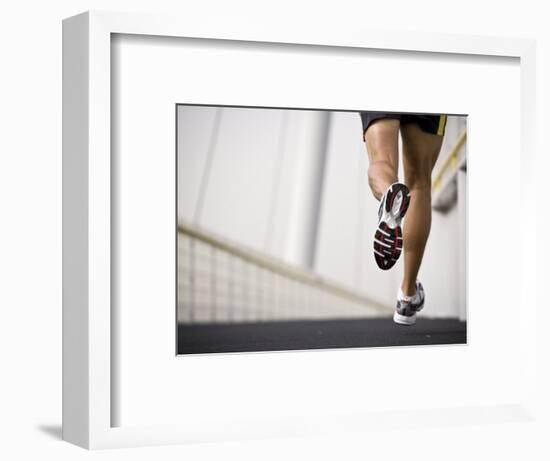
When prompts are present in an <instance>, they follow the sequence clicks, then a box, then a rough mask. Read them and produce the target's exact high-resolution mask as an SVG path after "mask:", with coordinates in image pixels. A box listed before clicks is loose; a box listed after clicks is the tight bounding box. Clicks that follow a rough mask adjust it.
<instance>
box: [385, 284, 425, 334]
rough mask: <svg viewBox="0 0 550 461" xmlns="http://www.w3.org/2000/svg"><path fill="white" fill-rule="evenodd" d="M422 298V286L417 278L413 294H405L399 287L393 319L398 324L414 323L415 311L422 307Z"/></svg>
mask: <svg viewBox="0 0 550 461" xmlns="http://www.w3.org/2000/svg"><path fill="white" fill-rule="evenodd" d="M424 299H425V295H424V287H423V286H422V284H421V283H420V282H419V281H418V280H417V281H416V293H415V294H414V295H413V296H405V295H404V294H403V292H402V291H401V288H399V292H398V293H397V305H396V306H395V313H394V314H393V321H394V322H395V323H398V324H399V325H414V324H415V323H416V313H417V312H420V311H421V310H422V308H423V307H424Z"/></svg>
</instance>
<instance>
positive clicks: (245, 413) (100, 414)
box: [63, 12, 538, 448]
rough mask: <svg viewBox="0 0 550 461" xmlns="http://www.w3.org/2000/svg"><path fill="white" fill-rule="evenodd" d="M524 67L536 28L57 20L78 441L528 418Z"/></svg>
mask: <svg viewBox="0 0 550 461" xmlns="http://www.w3.org/2000/svg"><path fill="white" fill-rule="evenodd" d="M533 80H534V44H533V43H532V42H531V41H528V40H521V39H502V38H498V39H497V38H490V37H467V36H452V35H438V36H434V35H427V34H426V35H423V34H416V33H405V32H403V33H395V32H392V33H389V32H381V31H360V32H350V33H348V34H344V33H342V32H330V31H323V32H315V31H308V30H307V29H304V30H294V29H291V30H286V31H282V30H279V29H277V28H275V27H273V28H272V29H269V28H267V29H264V30H261V31H259V30H256V29H254V27H252V26H250V29H248V30H247V29H242V28H235V29H232V28H231V26H230V25H228V28H227V30H224V31H216V30H210V28H209V27H208V25H206V24H198V23H197V22H193V21H192V20H191V19H189V18H187V19H186V18H162V17H153V16H142V15H133V14H119V13H99V12H91V13H84V14H82V15H78V16H75V17H72V18H69V19H66V20H65V21H64V23H63V210H64V211H63V283H64V292H63V295H64V296H63V366H64V368H63V386H64V388H63V437H64V439H65V440H67V441H70V442H72V443H75V444H77V445H80V446H83V447H87V448H110V447H121V446H136V445H151V444H168V443H185V442H192V441H209V440H234V439H250V438H257V437H270V436H279V435H280V436H285V435H305V434H321V433H326V434H328V433H333V432H335V431H346V430H359V431H363V430H364V431H368V430H371V429H372V428H373V427H375V426H376V425H378V424H385V423H384V421H386V424H391V425H392V428H394V429H399V428H400V427H402V428H404V427H407V425H409V424H412V423H413V422H414V424H415V425H420V426H422V425H433V421H434V420H438V421H439V420H444V421H446V424H451V425H452V424H461V425H465V424H476V423H479V422H484V423H488V422H489V423H490V422H495V423H496V422H502V421H525V420H529V419H532V418H534V416H533V413H532V410H533V400H532V398H533V397H532V394H531V393H530V392H529V389H531V388H532V387H533V385H534V383H535V374H534V370H535V362H534V351H535V350H536V339H535V334H534V333H535V315H534V312H535V309H536V303H535V288H534V287H535V261H536V254H535V253H533V252H532V251H527V250H528V246H529V241H530V240H529V239H530V236H532V233H533V227H532V224H530V223H529V222H526V221H525V220H523V219H521V216H524V215H526V214H527V215H529V213H530V212H534V210H536V206H537V200H538V199H537V198H536V197H533V194H532V193H530V192H529V185H530V184H531V183H532V182H533V181H534V178H535V175H536V157H535V154H534V149H533V144H532V142H533V141H532V139H533V136H534V123H533V117H534V115H533V110H532V107H533V105H534V101H535V89H534V85H533V84H532V83H533ZM504 131H505V136H503V132H504ZM504 184H515V185H516V186H517V187H514V188H513V187H504V186H503V185H504ZM497 217H498V219H499V220H500V222H501V223H503V224H504V225H500V226H499V227H498V228H496V227H495V226H494V225H493V224H492V223H494V220H495V219H497ZM510 242H514V243H513V245H511V243H510ZM502 248H506V249H508V250H507V258H508V261H509V262H508V264H507V266H506V267H504V266H503V265H502V264H499V260H500V258H501V256H500V255H501V252H502ZM514 285H516V286H519V287H520V289H517V290H514V291H513V292H512V293H510V295H509V296H507V297H506V299H504V300H502V299H499V301H498V308H497V306H496V305H495V303H496V301H495V298H494V294H495V293H497V292H498V291H499V290H501V289H502V287H506V286H514ZM518 306H521V308H519V307H518ZM511 337H513V338H515V339H514V341H510V338H511ZM411 346H415V347H411Z"/></svg>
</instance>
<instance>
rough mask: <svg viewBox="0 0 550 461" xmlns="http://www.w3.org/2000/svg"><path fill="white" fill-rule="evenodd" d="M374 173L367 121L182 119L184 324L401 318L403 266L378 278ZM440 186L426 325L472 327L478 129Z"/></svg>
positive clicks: (453, 148)
mask: <svg viewBox="0 0 550 461" xmlns="http://www.w3.org/2000/svg"><path fill="white" fill-rule="evenodd" d="M367 168H368V161H367V154H366V150H365V145H364V143H363V139H362V126H361V121H360V117H359V115H358V113H356V112H331V111H315V110H281V109H263V108H234V107H210V106H209V107H206V106H187V105H180V106H178V109H177V175H178V177H177V180H178V210H177V213H178V309H177V317H178V323H179V324H180V325H191V324H201V323H205V324H212V323H219V324H226V323H232V322H241V323H242V322H273V321H288V320H315V319H353V318H374V317H377V318H389V317H390V316H391V315H392V313H393V308H394V305H395V299H396V293H397V289H398V286H399V283H400V281H401V274H402V260H403V258H401V259H400V261H399V262H398V264H396V266H394V268H393V269H392V270H390V271H387V272H384V271H381V270H379V269H378V267H377V266H376V263H375V261H374V258H373V254H372V238H373V233H374V230H375V228H376V224H377V211H378V202H377V201H376V200H375V199H374V197H373V196H372V194H371V192H370V189H369V187H368V182H367ZM400 169H401V167H400ZM400 177H401V178H402V177H403V176H402V171H400ZM432 180H433V207H434V211H433V222H432V230H431V235H430V239H429V241H428V245H427V248H426V253H425V256H424V261H423V264H422V268H421V271H420V274H419V279H420V280H421V281H422V283H423V285H424V287H425V290H426V306H425V308H424V310H423V312H422V317H423V318H445V319H457V320H461V321H464V320H466V228H467V226H466V218H467V211H466V200H467V165H466V117H465V116H449V117H448V121H447V125H446V132H445V137H444V142H443V148H442V151H441V154H440V157H439V159H438V162H437V164H436V167H435V169H434V175H433V179H432Z"/></svg>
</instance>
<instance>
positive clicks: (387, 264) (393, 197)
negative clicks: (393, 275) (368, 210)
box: [374, 182, 411, 270]
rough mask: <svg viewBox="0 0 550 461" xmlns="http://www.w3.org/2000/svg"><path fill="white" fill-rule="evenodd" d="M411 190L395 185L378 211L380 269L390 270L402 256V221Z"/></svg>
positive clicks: (376, 237) (376, 239) (376, 252)
mask: <svg viewBox="0 0 550 461" xmlns="http://www.w3.org/2000/svg"><path fill="white" fill-rule="evenodd" d="M410 201H411V196H410V193H409V188H408V187H407V186H405V184H402V183H400V182H396V183H393V184H392V185H391V186H390V187H388V190H387V191H386V193H385V194H384V196H383V197H382V200H381V201H380V208H379V209H378V228H377V229H376V233H375V234H374V259H375V260H376V263H377V264H378V267H379V268H380V269H382V270H388V269H391V268H392V267H393V265H394V264H395V263H396V261H397V260H398V259H399V256H401V249H402V248H403V232H402V231H401V221H402V220H403V217H404V216H405V213H406V212H407V209H408V208H409V203H410Z"/></svg>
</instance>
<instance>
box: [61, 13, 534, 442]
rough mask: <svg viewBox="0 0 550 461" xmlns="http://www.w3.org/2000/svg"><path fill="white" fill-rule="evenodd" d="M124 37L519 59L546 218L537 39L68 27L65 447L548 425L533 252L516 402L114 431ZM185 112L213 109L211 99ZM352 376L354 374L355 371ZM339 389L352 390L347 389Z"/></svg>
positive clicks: (86, 20)
mask: <svg viewBox="0 0 550 461" xmlns="http://www.w3.org/2000/svg"><path fill="white" fill-rule="evenodd" d="M113 34H131V35H138V36H142V37H153V36H156V37H174V38H178V37H181V38H194V39H209V40H215V41H217V40H220V41H228V42H229V41H231V42H239V43H243V42H250V43H255V44H260V45H261V44H279V45H281V46H284V45H293V44H301V45H302V46H303V49H306V48H307V47H312V49H314V48H315V49H316V50H319V49H322V48H323V47H327V48H330V49H332V50H339V49H363V48H364V49H376V50H381V52H384V51H385V52H392V51H401V52H412V53H435V54H438V55H439V56H448V57H450V58H452V57H453V56H486V57H506V58H515V59H518V60H519V66H520V73H521V76H520V78H521V90H520V93H521V94H520V98H521V101H520V117H521V125H520V127H516V128H517V129H519V130H520V151H521V170H520V171H519V172H517V174H518V175H520V176H519V179H520V182H521V186H520V197H519V202H518V203H519V205H520V206H521V208H522V210H523V213H524V214H527V215H529V214H531V215H533V216H534V215H535V211H536V200H533V197H532V195H530V194H529V190H528V186H529V184H531V183H532V182H534V178H535V176H536V171H537V168H536V163H537V160H536V155H535V150H534V139H535V133H534V130H535V123H534V120H533V118H534V105H535V100H536V94H535V85H534V79H535V44H534V42H533V41H531V40H526V39H513V38H507V39H504V38H493V37H480V36H475V37H474V36H461V35H444V34H440V35H437V36H434V35H432V34H420V33H410V32H399V33H396V32H389V31H386V32H384V31H370V30H366V31H360V32H355V31H354V32H352V31H350V32H349V34H343V33H341V32H334V33H333V32H331V31H322V32H318V31H315V32H314V31H310V30H308V29H307V28H304V29H303V30H294V29H292V30H285V31H283V30H281V29H280V28H278V27H276V26H273V27H272V28H265V27H263V28H262V29H261V30H260V29H256V28H255V27H254V25H252V24H251V25H250V28H249V29H247V30H243V28H242V27H240V28H239V29H238V30H237V29H232V28H231V25H228V28H227V29H226V30H224V31H217V30H211V29H210V28H209V26H208V25H207V24H198V23H196V22H193V21H192V20H188V19H186V18H163V17H156V16H147V15H138V14H122V13H103V12H88V13H83V14H81V15H78V16H75V17H72V18H68V19H66V20H65V21H64V23H63V438H64V440H67V441H69V442H71V443H74V444H76V445H79V446H82V447H85V448H90V449H91V448H114V447H124V446H138V445H158V444H171V443H185V442H190V441H202V440H231V439H242V438H244V439H247V438H256V437H269V436H277V435H304V434H321V433H330V432H331V431H338V430H370V429H372V428H373V427H375V425H376V424H379V423H380V421H382V423H381V424H391V423H392V421H393V420H394V419H395V420H399V421H400V423H399V424H402V425H406V424H408V423H410V422H411V421H414V424H416V425H418V424H420V425H422V424H425V425H433V419H434V417H436V418H443V419H444V420H445V421H446V422H447V424H449V421H450V422H451V424H453V423H455V424H462V425H463V424H470V423H475V422H479V421H483V422H503V421H504V422H505V421H524V420H536V418H537V416H536V401H535V397H534V394H532V393H530V392H527V391H526V390H527V389H531V388H534V387H535V385H536V376H535V366H536V364H535V362H534V357H535V352H536V335H535V331H536V328H535V318H536V317H535V315H534V313H535V310H536V297H535V293H536V285H535V283H536V274H535V267H536V254H535V253H534V252H529V251H522V252H521V258H520V260H521V267H520V268H519V269H518V270H520V271H521V285H520V286H521V294H520V302H521V306H522V315H521V319H520V321H519V328H520V331H521V334H520V345H519V350H520V351H519V353H518V354H519V356H518V360H522V362H523V364H524V369H523V370H522V376H521V381H518V382H517V383H514V386H516V385H517V387H518V390H517V393H514V395H513V397H510V399H506V398H504V399H503V401H502V402H501V403H498V404H496V403H492V402H491V403H489V404H488V405H473V406H463V407H460V405H458V406H456V405H449V407H448V408H435V409H434V408H426V409H425V410H423V411H421V410H411V409H410V408H407V407H406V406H403V407H400V406H399V404H398V405H397V406H396V407H394V408H389V407H388V408H377V409H376V411H375V412H373V413H372V414H369V413H365V412H364V411H363V410H361V409H360V410H358V411H357V412H356V413H349V412H344V413H343V414H333V413H327V414H326V415H324V418H319V415H317V414H311V419H309V420H308V418H307V415H305V414H304V415H301V416H299V417H298V416H292V415H290V416H284V415H283V416H281V415H278V416H277V418H275V419H273V420H270V419H269V418H267V419H266V420H265V421H264V420H262V418H260V417H258V418H257V419H254V418H253V417H250V416H249V419H248V420H247V421H244V420H243V421H236V423H235V424H234V425H232V426H229V425H228V423H230V422H231V421H232V419H231V417H227V418H226V419H225V420H224V419H223V418H222V419H220V424H219V425H216V424H212V425H210V424H208V422H207V423H205V424H204V425H203V426H202V427H201V428H200V430H199V429H197V430H193V429H192V428H191V426H192V425H193V424H191V423H192V422H189V423H188V424H158V423H157V422H156V421H153V422H152V423H151V424H147V423H145V424H143V423H141V424H136V423H134V422H132V423H131V424H127V425H126V424H122V425H121V426H120V427H112V422H113V402H114V401H115V400H116V399H120V398H121V395H119V393H120V391H121V388H119V387H117V386H115V385H113V382H114V377H115V376H116V375H117V374H118V373H119V369H120V366H121V362H120V360H123V359H124V356H121V355H116V354H113V348H112V336H111V327H112V323H113V313H112V312H111V300H112V296H113V295H112V290H111V283H112V274H111V257H112V251H113V247H112V245H111V237H112V234H111V232H112V229H111V219H112V212H113V210H112V209H111V188H112V187H113V186H112V177H111V156H110V152H111V142H112V139H111V132H110V130H111V127H110V123H111V96H112V95H111V91H110V84H111V40H112V37H113ZM472 91H475V89H472ZM177 102H180V103H181V102H194V103H201V102H207V103H211V101H202V100H201V99H200V98H199V99H198V100H193V101H177ZM530 232H531V231H530V230H529V229H527V226H525V225H524V226H522V227H521V235H522V236H523V237H527V236H529V235H530ZM522 241H523V242H526V241H527V239H526V238H522ZM522 245H525V243H524V244H522ZM522 249H524V247H523V246H522ZM474 307H475V306H474ZM471 308H472V307H470V309H471ZM396 353H399V351H397V352H396ZM401 353H404V352H401ZM315 354H316V362H319V361H320V358H322V357H327V359H330V357H332V358H334V352H330V351H326V352H316V353H315ZM121 357H122V358H121ZM277 357H278V362H279V364H280V362H281V361H282V360H281V357H287V360H294V366H299V364H300V363H302V364H303V363H305V362H300V361H301V360H302V361H303V360H304V358H303V356H298V355H292V354H287V355H286V356H282V355H278V356H277ZM308 357H311V355H309V356H308ZM356 357H358V355H357V354H356ZM173 359H175V354H174V357H173ZM203 359H204V358H203ZM205 360H208V358H206V359H205ZM224 360H226V361H227V360H229V359H228V358H227V357H225V358H224V357H220V358H216V359H215V360H214V359H212V360H211V361H210V362H209V363H210V364H217V365H220V364H222V361H224ZM195 364H196V362H195ZM340 371H341V372H342V371H345V368H342V369H340ZM518 379H519V378H518ZM148 384H149V383H148ZM332 385H333V386H336V387H337V386H339V385H340V386H341V384H338V382H333V383H332ZM158 391H160V390H158ZM351 392H353V391H351ZM444 403H445V402H443V404H444ZM444 406H445V405H443V407H444ZM251 411H252V410H251ZM304 411H305V410H304ZM145 414H146V412H145ZM250 414H251V415H252V414H253V413H250ZM285 418H286V419H285ZM207 427H209V428H210V429H207Z"/></svg>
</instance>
